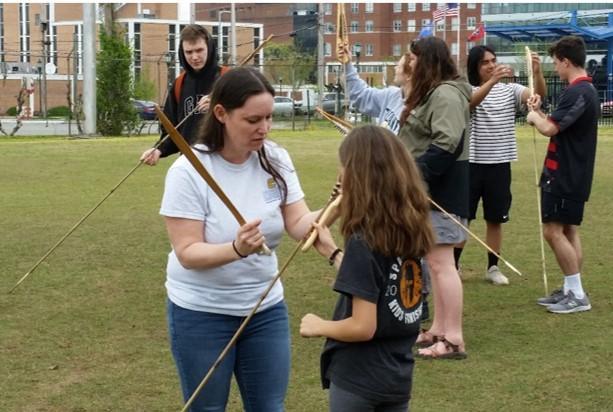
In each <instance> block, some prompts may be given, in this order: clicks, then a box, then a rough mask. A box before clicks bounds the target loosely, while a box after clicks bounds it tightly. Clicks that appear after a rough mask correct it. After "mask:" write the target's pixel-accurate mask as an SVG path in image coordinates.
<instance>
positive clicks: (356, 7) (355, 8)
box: [351, 3, 360, 14]
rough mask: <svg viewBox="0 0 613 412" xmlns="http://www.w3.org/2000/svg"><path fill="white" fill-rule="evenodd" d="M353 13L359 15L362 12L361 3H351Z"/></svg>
mask: <svg viewBox="0 0 613 412" xmlns="http://www.w3.org/2000/svg"><path fill="white" fill-rule="evenodd" d="M351 12H352V13H353V14H358V13H359V12H360V3H351Z"/></svg>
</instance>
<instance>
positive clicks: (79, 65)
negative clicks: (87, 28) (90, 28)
mask: <svg viewBox="0 0 613 412" xmlns="http://www.w3.org/2000/svg"><path fill="white" fill-rule="evenodd" d="M74 34H75V35H76V37H77V50H76V56H75V57H76V59H77V74H83V59H82V56H83V26H82V25H80V24H76V25H75V26H74Z"/></svg>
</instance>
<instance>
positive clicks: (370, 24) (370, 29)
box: [364, 20, 375, 33]
mask: <svg viewBox="0 0 613 412" xmlns="http://www.w3.org/2000/svg"><path fill="white" fill-rule="evenodd" d="M364 31H366V32H367V33H371V32H373V31H375V25H374V23H373V22H372V20H366V24H365V26H364Z"/></svg>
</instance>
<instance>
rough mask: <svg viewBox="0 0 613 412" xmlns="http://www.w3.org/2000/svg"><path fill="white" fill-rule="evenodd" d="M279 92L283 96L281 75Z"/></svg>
mask: <svg viewBox="0 0 613 412" xmlns="http://www.w3.org/2000/svg"><path fill="white" fill-rule="evenodd" d="M279 94H280V95H281V96H283V77H279Z"/></svg>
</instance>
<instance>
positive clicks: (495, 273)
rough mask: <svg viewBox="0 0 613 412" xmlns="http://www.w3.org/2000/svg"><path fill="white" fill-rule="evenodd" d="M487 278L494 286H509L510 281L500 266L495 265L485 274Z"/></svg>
mask: <svg viewBox="0 0 613 412" xmlns="http://www.w3.org/2000/svg"><path fill="white" fill-rule="evenodd" d="M485 278H486V279H487V280H489V281H490V282H492V283H493V284H494V285H508V284H509V279H507V277H506V276H505V275H503V274H502V272H500V269H498V266H496V265H494V266H492V267H490V268H489V269H488V270H487V272H486V273H485Z"/></svg>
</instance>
